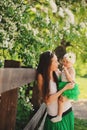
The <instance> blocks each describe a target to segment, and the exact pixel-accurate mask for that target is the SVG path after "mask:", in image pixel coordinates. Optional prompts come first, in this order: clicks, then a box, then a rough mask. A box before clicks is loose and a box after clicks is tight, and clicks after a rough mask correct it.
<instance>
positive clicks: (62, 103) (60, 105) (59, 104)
mask: <svg viewBox="0 0 87 130" xmlns="http://www.w3.org/2000/svg"><path fill="white" fill-rule="evenodd" d="M63 106H64V102H63V98H62V97H60V99H59V100H58V116H60V117H61V118H62V114H63Z"/></svg>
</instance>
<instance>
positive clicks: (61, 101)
mask: <svg viewBox="0 0 87 130" xmlns="http://www.w3.org/2000/svg"><path fill="white" fill-rule="evenodd" d="M63 104H64V103H63V98H62V97H60V98H59V99H58V115H57V116H56V117H55V118H52V119H51V121H52V122H58V121H61V120H62V113H63Z"/></svg>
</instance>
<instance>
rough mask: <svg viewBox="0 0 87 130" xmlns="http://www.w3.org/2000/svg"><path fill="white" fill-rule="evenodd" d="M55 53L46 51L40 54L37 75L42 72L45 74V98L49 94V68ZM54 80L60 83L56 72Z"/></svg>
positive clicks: (43, 92)
mask: <svg viewBox="0 0 87 130" xmlns="http://www.w3.org/2000/svg"><path fill="white" fill-rule="evenodd" d="M53 57H54V53H52V52H50V51H46V52H44V53H42V54H41V55H40V59H39V64H38V67H37V75H38V74H41V75H42V76H43V86H42V94H43V95H42V96H43V99H45V98H46V97H48V96H49V82H50V72H49V68H50V66H51V63H52V58H53ZM53 77H54V81H55V82H56V84H57V85H58V78H57V75H56V73H55V72H53Z"/></svg>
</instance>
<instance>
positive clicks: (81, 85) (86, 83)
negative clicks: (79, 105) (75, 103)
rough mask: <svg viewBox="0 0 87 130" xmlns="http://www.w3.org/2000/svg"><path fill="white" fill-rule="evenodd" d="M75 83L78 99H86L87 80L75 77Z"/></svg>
mask: <svg viewBox="0 0 87 130" xmlns="http://www.w3.org/2000/svg"><path fill="white" fill-rule="evenodd" d="M76 81H77V83H78V84H79V89H80V95H79V99H87V78H84V77H77V78H76Z"/></svg>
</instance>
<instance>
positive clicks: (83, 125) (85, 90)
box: [75, 77, 87, 130]
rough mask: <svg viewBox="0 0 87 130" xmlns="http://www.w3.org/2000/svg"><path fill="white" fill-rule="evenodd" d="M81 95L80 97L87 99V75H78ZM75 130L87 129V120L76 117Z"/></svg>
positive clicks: (77, 79)
mask: <svg viewBox="0 0 87 130" xmlns="http://www.w3.org/2000/svg"><path fill="white" fill-rule="evenodd" d="M76 81H77V83H78V84H79V89H80V95H79V99H87V77H77V78H76ZM75 130H87V120H84V119H77V118H75Z"/></svg>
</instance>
